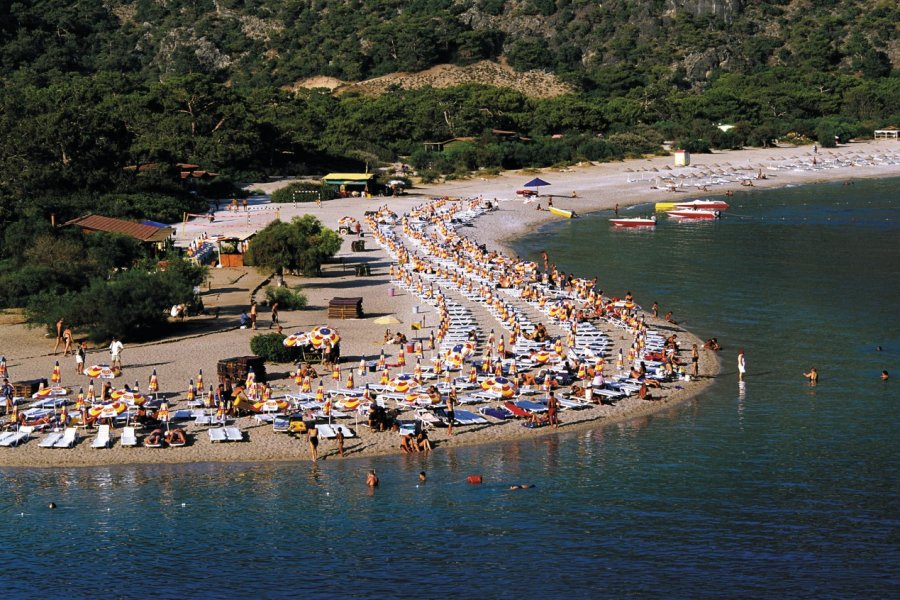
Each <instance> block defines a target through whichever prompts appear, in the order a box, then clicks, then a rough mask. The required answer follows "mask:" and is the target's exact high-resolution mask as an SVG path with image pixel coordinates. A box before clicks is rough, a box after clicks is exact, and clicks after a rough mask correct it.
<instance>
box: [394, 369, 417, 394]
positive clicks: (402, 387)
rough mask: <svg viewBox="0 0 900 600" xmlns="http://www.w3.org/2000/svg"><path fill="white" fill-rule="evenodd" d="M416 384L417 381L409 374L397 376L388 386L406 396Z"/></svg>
mask: <svg viewBox="0 0 900 600" xmlns="http://www.w3.org/2000/svg"><path fill="white" fill-rule="evenodd" d="M415 384H416V382H415V379H414V378H413V376H412V375H410V374H409V373H401V374H400V375H397V376H396V377H394V378H393V379H391V382H390V383H389V384H388V385H389V386H390V388H391V389H392V390H394V391H395V392H397V393H398V394H405V393H406V392H408V391H409V390H410V389H411V388H412V387H413V386H414V385H415Z"/></svg>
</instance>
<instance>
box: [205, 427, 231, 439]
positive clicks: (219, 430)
mask: <svg viewBox="0 0 900 600" xmlns="http://www.w3.org/2000/svg"><path fill="white" fill-rule="evenodd" d="M206 433H207V434H208V435H209V441H210V442H227V441H228V435H226V433H225V428H224V427H213V428H212V429H207V430H206Z"/></svg>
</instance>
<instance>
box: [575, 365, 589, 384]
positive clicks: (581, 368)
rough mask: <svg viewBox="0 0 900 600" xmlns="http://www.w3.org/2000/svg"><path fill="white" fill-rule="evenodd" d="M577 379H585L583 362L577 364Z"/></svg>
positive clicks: (585, 369) (585, 372) (585, 370)
mask: <svg viewBox="0 0 900 600" xmlns="http://www.w3.org/2000/svg"><path fill="white" fill-rule="evenodd" d="M577 378H578V379H582V380H583V379H587V368H586V367H585V366H584V362H580V363H578V375H577Z"/></svg>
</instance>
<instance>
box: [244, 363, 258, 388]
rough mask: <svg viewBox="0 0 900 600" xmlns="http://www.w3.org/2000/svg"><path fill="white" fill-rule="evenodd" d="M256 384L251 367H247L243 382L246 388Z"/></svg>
mask: <svg viewBox="0 0 900 600" xmlns="http://www.w3.org/2000/svg"><path fill="white" fill-rule="evenodd" d="M254 383H256V373H254V372H253V367H249V368H248V369H247V381H246V382H244V385H246V386H247V387H248V388H249V387H250V386H252V385H253V384H254Z"/></svg>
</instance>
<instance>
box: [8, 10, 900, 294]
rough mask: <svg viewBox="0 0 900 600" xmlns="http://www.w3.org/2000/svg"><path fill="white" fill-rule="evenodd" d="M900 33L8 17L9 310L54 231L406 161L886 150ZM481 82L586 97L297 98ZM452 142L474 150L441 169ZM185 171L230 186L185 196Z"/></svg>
mask: <svg viewBox="0 0 900 600" xmlns="http://www.w3.org/2000/svg"><path fill="white" fill-rule="evenodd" d="M898 23H900V5H898V4H897V2H896V1H894V0H860V1H856V2H841V1H839V0H759V1H754V2H749V1H745V0H608V1H605V2H602V3H601V2H596V1H595V0H402V1H401V0H134V1H131V2H127V1H122V0H107V1H105V2H102V3H100V2H70V1H68V0H19V1H14V2H4V3H2V4H0V79H2V85H0V272H2V273H3V275H2V276H0V290H2V291H0V305H5V306H10V305H18V304H21V302H22V297H21V295H20V294H17V293H14V292H13V290H19V289H22V288H23V284H22V282H18V283H17V282H13V281H10V278H11V277H15V275H16V273H17V269H18V267H19V266H21V265H23V264H26V263H27V262H28V256H29V254H28V253H29V252H33V248H31V247H30V244H29V242H28V240H33V239H36V238H37V237H39V235H38V234H40V235H47V236H52V235H55V234H53V232H52V231H46V229H47V223H49V218H50V215H51V214H53V215H54V216H55V218H56V219H57V222H63V221H64V220H66V219H69V218H72V217H74V216H79V215H82V214H85V213H87V212H99V213H103V214H106V215H109V216H119V217H125V218H151V219H155V220H159V221H169V222H172V221H176V220H177V219H178V218H179V217H180V215H181V213H182V211H184V210H190V211H197V210H203V209H204V207H205V200H204V197H216V196H218V197H222V196H226V195H228V194H231V193H233V191H232V183H231V182H233V181H246V180H251V179H261V178H265V177H267V176H271V175H284V174H316V173H321V172H324V171H326V170H332V169H335V170H336V169H345V168H358V167H360V166H361V165H363V164H366V163H368V164H369V165H370V166H372V165H375V164H377V163H379V162H388V161H394V160H397V159H398V157H403V158H404V159H405V160H407V161H408V162H411V163H412V164H413V165H414V166H415V167H416V168H417V169H418V170H419V171H420V173H421V174H423V175H425V176H426V177H434V176H437V175H439V174H445V175H447V174H449V175H451V176H455V175H459V174H462V173H466V172H468V171H471V170H475V169H478V168H515V167H524V166H545V165H550V164H559V163H566V162H572V161H577V160H609V159H615V158H621V157H624V156H632V155H640V154H644V153H652V152H655V151H659V149H660V144H661V142H662V141H663V140H675V141H676V142H677V143H679V144H682V145H683V146H686V147H689V148H693V149H695V150H700V151H702V150H704V149H706V148H710V147H712V148H716V147H719V148H730V147H740V146H742V145H766V144H769V143H772V141H773V140H775V139H777V138H779V137H782V136H784V135H786V134H788V133H791V134H793V135H795V136H798V137H801V139H802V138H803V137H805V138H808V139H810V140H815V139H818V140H820V142H821V143H824V144H826V145H828V144H829V143H833V142H834V138H835V136H838V137H839V138H846V137H850V136H863V135H871V130H872V129H873V128H875V127H881V126H886V125H890V124H894V125H900V76H898V69H897V66H898V65H900V37H898V35H897V32H898ZM483 60H489V61H498V62H503V63H504V64H508V65H510V66H511V67H512V68H514V69H516V70H518V71H526V70H529V69H541V70H544V71H547V72H549V73H552V74H553V75H554V76H555V77H556V78H557V79H558V80H559V81H560V82H561V83H562V84H564V88H565V89H568V90H571V91H570V92H567V93H564V94H560V95H556V96H551V97H548V96H547V95H546V94H537V93H536V94H533V95H532V94H524V93H521V92H519V91H513V90H511V89H507V88H501V87H494V86H491V85H486V84H489V83H490V82H483V84H467V85H459V86H453V87H447V88H442V89H436V88H431V87H424V88H418V89H401V88H400V87H399V86H397V85H393V84H390V83H386V84H385V85H384V89H383V90H381V92H382V93H380V94H376V95H369V94H366V95H363V94H361V93H358V92H349V93H343V94H332V93H331V92H330V91H329V90H323V89H304V88H300V87H297V86H296V85H295V84H297V82H298V81H300V80H303V79H304V78H308V77H313V76H329V77H335V78H340V79H342V80H345V81H358V80H363V79H367V78H373V77H378V76H382V75H386V74H389V73H393V72H395V71H418V70H422V69H427V68H429V67H433V66H435V65H438V64H443V63H452V64H456V65H470V64H472V63H475V62H477V61H483ZM719 123H729V124H733V125H736V127H735V128H734V129H732V130H730V131H729V132H728V133H722V132H721V131H720V130H719V129H717V128H716V125H717V124H719ZM492 130H504V131H509V132H515V135H513V136H504V137H498V136H497V135H495V134H492V133H491V132H492ZM554 134H563V135H562V137H560V136H559V135H554ZM451 137H470V138H472V139H471V140H470V141H469V142H468V143H465V144H459V145H457V146H456V147H455V148H454V150H453V151H452V152H451V151H448V152H445V153H437V152H426V151H425V150H424V146H423V142H426V141H440V140H446V139H448V138H451ZM178 163H191V164H195V165H199V167H200V168H201V169H203V170H206V171H211V172H214V173H217V174H218V177H217V178H215V179H213V180H212V182H211V183H210V182H205V181H196V182H195V181H192V180H191V181H188V182H185V181H183V180H181V179H180V178H179V176H178V173H179V168H178V167H177V164H178ZM26 287H27V286H26Z"/></svg>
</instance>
